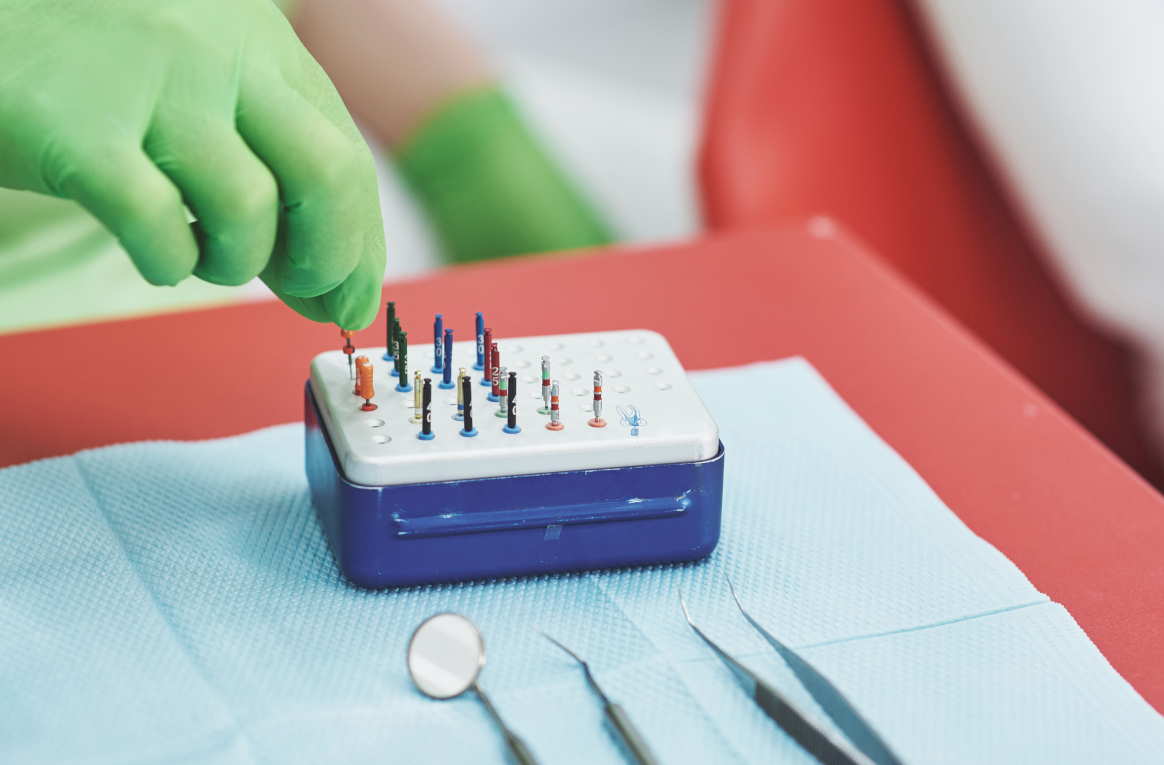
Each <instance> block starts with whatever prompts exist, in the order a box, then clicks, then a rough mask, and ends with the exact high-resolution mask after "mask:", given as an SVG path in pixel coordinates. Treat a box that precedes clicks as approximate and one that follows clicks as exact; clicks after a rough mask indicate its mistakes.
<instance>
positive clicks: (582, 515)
mask: <svg viewBox="0 0 1164 765" xmlns="http://www.w3.org/2000/svg"><path fill="white" fill-rule="evenodd" d="M304 410H305V411H304V420H305V422H306V425H307V428H306V432H307V436H306V438H307V456H306V462H307V480H308V483H309V484H310V485H311V495H312V499H313V500H314V502H315V509H316V512H317V513H318V514H319V520H320V522H321V523H322V525H323V528H324V531H325V532H326V534H327V537H328V541H329V542H330V544H331V550H332V553H333V554H334V555H335V558H336V561H337V563H338V564H339V567H340V570H341V571H342V572H343V574H344V576H345V577H347V579H348V580H349V581H351V582H352V583H353V584H356V585H359V586H361V587H369V588H383V587H405V586H410V585H418V584H437V583H441V582H455V581H463V580H469V579H490V578H496V577H507V576H526V575H530V574H550V573H556V572H564V571H584V570H588V569H600V568H616V567H621V566H638V565H647V564H655V563H680V562H685V561H692V560H698V559H700V558H704V557H706V556H708V555H710V554H711V552H712V550H714V549H715V546H716V544H717V543H718V542H719V527H720V514H721V510H722V507H723V460H724V450H723V444H722V443H721V444H720V446H719V453H718V454H716V456H715V457H714V458H712V459H710V460H706V461H704V462H688V463H679V464H667V465H645V466H641V467H626V468H611V469H605V470H577V471H567V472H561V473H542V474H538V475H520V476H505V477H498V478H478V479H473V480H465V481H444V482H439V483H422V484H405V485H400V486H359V485H356V484H353V483H351V482H349V481H348V480H347V479H346V478H345V477H344V476H343V474H342V472H341V470H340V467H339V462H338V461H337V459H336V456H335V452H334V450H333V448H332V445H331V440H330V439H329V438H328V436H327V433H325V432H324V430H323V429H322V428H321V427H320V424H319V423H320V419H319V413H318V411H317V410H316V406H315V400H314V398H313V396H312V393H311V386H310V384H308V386H307V388H306V394H305V406H304Z"/></svg>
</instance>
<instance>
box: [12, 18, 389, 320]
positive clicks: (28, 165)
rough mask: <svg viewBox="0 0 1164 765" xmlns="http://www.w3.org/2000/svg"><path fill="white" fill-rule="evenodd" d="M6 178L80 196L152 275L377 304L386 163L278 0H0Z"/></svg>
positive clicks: (328, 309)
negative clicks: (380, 162) (380, 168)
mask: <svg viewBox="0 0 1164 765" xmlns="http://www.w3.org/2000/svg"><path fill="white" fill-rule="evenodd" d="M0 186H7V187H9V188H14V189H26V190H31V191H38V192H41V193H44V194H52V195H55V196H59V197H65V198H68V199H74V200H76V201H77V202H79V203H80V204H82V205H83V206H84V207H86V208H87V209H88V210H89V211H90V212H91V213H92V214H93V215H94V216H96V217H97V219H98V220H100V221H101V222H102V223H103V224H104V225H105V226H106V227H107V228H109V230H110V231H112V232H113V233H114V234H115V235H116V236H117V237H118V239H120V241H121V243H122V245H123V246H124V247H125V249H126V251H127V252H129V255H130V257H131V258H133V261H134V263H135V264H136V265H137V268H138V270H139V271H140V272H141V274H142V276H144V277H145V278H146V279H147V280H148V281H150V282H151V283H153V284H176V283H177V282H178V281H180V280H182V279H184V278H185V277H187V276H189V275H190V274H191V273H193V274H194V275H195V276H198V277H200V278H202V279H205V280H206V281H209V282H214V283H215V284H228V285H233V284H242V283H244V282H246V281H248V280H250V279H251V278H252V277H254V276H256V275H259V276H261V277H262V279H263V281H264V282H266V283H267V285H268V286H269V287H270V288H271V289H272V290H274V292H275V293H276V294H277V295H278V296H279V297H280V298H281V299H282V300H283V301H284V302H286V303H287V304H288V305H289V306H291V307H292V308H294V309H295V310H296V311H298V312H299V313H301V314H303V315H304V316H306V317H308V318H311V319H314V320H316V321H334V322H335V323H336V324H339V325H340V326H342V327H344V328H346V329H360V328H363V327H365V326H367V325H368V324H370V323H371V322H372V320H373V319H374V318H375V315H376V310H377V307H378V305H379V297H380V285H381V282H382V280H383V275H384V258H385V254H384V229H383V223H382V221H381V217H380V205H379V200H378V194H377V185H376V169H375V165H374V163H373V160H372V157H371V154H370V153H369V152H368V149H367V146H366V145H365V144H364V141H363V139H362V138H361V137H360V134H359V132H358V131H357V130H356V127H355V125H354V124H353V123H352V120H351V117H349V115H348V113H347V110H346V109H345V108H344V105H343V103H342V101H341V100H340V98H339V95H338V94H337V93H336V91H335V88H334V87H332V84H331V82H330V81H329V80H328V78H327V76H326V75H325V74H324V73H323V70H322V69H320V67H319V65H318V64H317V63H316V62H315V60H314V59H312V58H311V56H310V55H309V54H308V53H307V51H306V50H305V49H304V48H303V46H302V45H301V44H300V43H299V40H298V38H297V37H296V36H295V33H294V32H293V31H292V29H291V27H290V25H289V24H288V23H287V21H286V19H285V18H284V17H283V15H282V14H281V13H280V12H279V11H278V10H277V9H276V8H275V6H274V5H272V4H271V3H270V2H269V0H0ZM183 204H185V205H186V206H188V207H189V209H190V210H191V211H192V212H193V215H194V216H195V217H196V218H197V222H195V223H193V224H190V223H188V222H187V220H188V219H187V217H186V216H185V213H184V210H183Z"/></svg>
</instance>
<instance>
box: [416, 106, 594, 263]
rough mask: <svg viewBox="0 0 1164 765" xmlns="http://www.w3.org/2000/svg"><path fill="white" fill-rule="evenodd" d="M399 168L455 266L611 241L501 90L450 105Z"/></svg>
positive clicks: (425, 126) (422, 130)
mask: <svg viewBox="0 0 1164 765" xmlns="http://www.w3.org/2000/svg"><path fill="white" fill-rule="evenodd" d="M396 162H397V165H398V167H399V170H400V173H401V175H402V177H403V178H404V180H405V182H406V184H407V185H408V187H409V188H410V189H411V191H412V193H413V195H414V196H415V197H416V198H417V200H418V201H419V203H420V205H421V207H422V208H423V209H424V211H425V213H426V215H427V216H428V218H429V220H430V222H431V223H432V225H433V227H434V228H435V229H436V233H437V237H438V239H439V240H440V242H441V244H442V246H443V249H444V252H445V256H446V257H447V259H448V260H450V261H453V262H465V261H473V260H483V259H486V258H497V257H503V256H506V255H518V254H524V253H533V252H546V251H550V250H564V249H574V248H579V247H592V246H595V245H602V244H607V243H609V242H611V241H612V239H613V237H612V235H611V232H610V229H609V227H608V226H607V225H606V223H605V221H603V220H602V218H601V216H600V215H599V214H598V212H597V211H596V210H595V209H594V208H593V207H592V206H591V204H590V203H589V202H588V201H587V200H586V199H585V198H584V197H583V195H582V193H581V192H580V191H579V190H578V189H577V188H576V187H575V186H574V185H573V184H572V183H571V182H570V181H569V179H567V178H566V176H565V174H564V173H563V172H562V171H561V170H560V169H559V168H558V167H557V166H556V165H555V164H554V162H553V161H552V160H551V159H550V157H549V156H548V155H547V153H546V152H545V150H543V148H542V147H541V146H540V145H539V144H538V142H537V140H536V139H535V138H534V137H533V135H532V134H531V132H530V131H529V130H528V129H527V128H526V126H525V124H524V123H523V122H522V120H521V118H520V117H519V115H518V113H517V112H516V110H515V109H514V107H513V105H512V104H511V103H510V101H509V99H508V98H506V96H505V95H504V94H503V93H502V92H501V91H500V90H498V89H497V88H495V87H488V88H484V89H478V90H472V91H468V92H464V93H460V94H458V95H457V96H455V97H454V98H452V99H451V100H449V101H447V102H446V103H445V104H444V105H443V106H441V107H440V108H439V109H437V111H436V112H435V113H434V114H433V115H431V116H430V117H429V118H428V119H427V120H425V121H423V122H422V123H421V125H420V126H419V127H418V128H417V130H416V131H415V132H414V134H413V135H412V136H411V137H409V138H408V139H407V140H406V141H404V143H403V144H402V146H401V147H400V149H399V150H398V151H397V153H396Z"/></svg>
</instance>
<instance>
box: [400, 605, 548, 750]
mask: <svg viewBox="0 0 1164 765" xmlns="http://www.w3.org/2000/svg"><path fill="white" fill-rule="evenodd" d="M484 666H485V641H484V640H483V639H482V638H481V633H480V631H478V629H477V626H476V625H475V624H473V622H471V621H469V620H468V619H466V618H465V617H463V616H461V615H460V614H454V613H443V614H437V615H436V616H430V617H429V618H428V619H425V620H424V621H423V622H421V625H420V626H419V627H417V628H416V631H415V632H413V633H412V639H411V640H409V641H408V674H409V675H411V676H412V682H413V684H415V685H416V687H417V689H418V690H419V691H420V692H421V693H423V694H424V695H425V696H428V697H429V698H432V699H438V700H441V701H444V700H446V699H452V698H456V697H457V696H460V695H461V694H463V693H464V692H465V691H469V690H472V691H473V692H474V693H475V694H477V698H479V699H480V700H481V703H482V704H483V705H484V706H485V711H487V712H488V713H489V716H490V717H492V718H493V722H495V723H497V727H498V728H499V729H500V730H501V733H502V735H504V736H505V745H506V747H508V749H509V755H510V757H511V758H512V759H513V761H514V763H516V765H538V762H537V760H535V759H534V757H533V755H532V754H531V753H530V751H529V747H527V746H526V745H525V742H523V741H522V740H521V739H520V738H518V737H517V734H515V733H514V732H513V731H511V730H510V729H509V728H507V727H506V726H505V723H504V722H502V720H501V716H500V715H498V714H497V710H496V709H494V708H493V704H492V703H491V702H490V701H489V697H488V696H486V695H485V691H483V690H481V686H480V685H478V684H477V676H478V675H480V674H481V669H482V668H483V667H484Z"/></svg>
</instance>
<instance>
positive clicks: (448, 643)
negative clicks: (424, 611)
mask: <svg viewBox="0 0 1164 765" xmlns="http://www.w3.org/2000/svg"><path fill="white" fill-rule="evenodd" d="M483 666H485V641H483V640H482V639H481V633H480V632H478V631H477V627H476V625H474V624H473V622H471V621H469V620H468V619H466V618H465V617H463V616H461V615H460V614H451V613H445V614H437V615H436V616H430V617H429V618H428V619H425V620H424V622H422V623H421V625H420V626H419V627H417V628H416V632H414V633H412V640H410V641H409V642H408V674H410V675H412V682H413V683H415V684H416V687H417V688H419V689H420V692H421V693H423V694H424V695H425V696H431V697H432V698H434V699H451V698H453V697H454V696H460V695H461V694H462V693H464V692H465V691H467V690H469V689H470V688H472V687H473V683H475V682H477V675H478V674H479V673H480V672H481V667H483Z"/></svg>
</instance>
